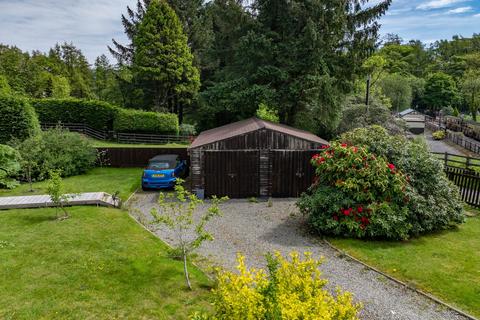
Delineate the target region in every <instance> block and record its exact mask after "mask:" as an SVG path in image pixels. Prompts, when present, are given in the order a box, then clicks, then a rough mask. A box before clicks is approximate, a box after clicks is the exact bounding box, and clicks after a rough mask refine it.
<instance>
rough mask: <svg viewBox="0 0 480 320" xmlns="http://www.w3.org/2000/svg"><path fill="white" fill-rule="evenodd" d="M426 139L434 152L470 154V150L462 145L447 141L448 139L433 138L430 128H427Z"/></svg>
mask: <svg viewBox="0 0 480 320" xmlns="http://www.w3.org/2000/svg"><path fill="white" fill-rule="evenodd" d="M425 139H426V141H427V144H428V146H429V148H430V151H432V152H439V153H445V152H448V153H450V154H456V155H460V156H466V155H468V151H467V150H465V149H463V148H462V147H460V146H458V145H455V144H454V143H452V142H450V143H449V142H447V140H433V138H432V133H431V132H430V131H428V130H425Z"/></svg>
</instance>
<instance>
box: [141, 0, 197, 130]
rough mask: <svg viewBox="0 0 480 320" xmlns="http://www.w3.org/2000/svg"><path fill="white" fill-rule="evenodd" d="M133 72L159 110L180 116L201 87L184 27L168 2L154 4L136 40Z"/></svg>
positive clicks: (161, 0) (180, 118)
mask: <svg viewBox="0 0 480 320" xmlns="http://www.w3.org/2000/svg"><path fill="white" fill-rule="evenodd" d="M133 45H134V47H135V50H134V52H133V59H132V70H133V74H134V77H135V78H136V79H137V81H138V82H139V83H141V84H142V87H143V89H144V92H145V93H146V94H148V95H150V96H151V97H152V98H151V100H152V104H153V106H154V109H156V110H168V111H170V112H175V113H178V115H179V121H180V122H181V120H182V117H183V106H184V104H188V103H190V102H191V99H192V98H193V97H194V96H195V94H196V93H197V91H198V89H199V87H200V77H199V72H198V69H197V68H196V67H194V66H193V55H192V53H191V51H190V48H189V47H188V44H187V37H186V35H185V34H184V33H183V30H182V25H181V23H180V20H179V19H178V17H177V15H176V14H175V12H174V11H173V9H172V8H171V7H170V6H169V5H168V4H167V2H166V1H164V0H152V1H151V3H150V5H149V6H148V8H147V10H146V12H145V14H144V16H143V19H142V22H141V23H140V24H139V25H138V28H137V31H136V34H135V36H134V38H133Z"/></svg>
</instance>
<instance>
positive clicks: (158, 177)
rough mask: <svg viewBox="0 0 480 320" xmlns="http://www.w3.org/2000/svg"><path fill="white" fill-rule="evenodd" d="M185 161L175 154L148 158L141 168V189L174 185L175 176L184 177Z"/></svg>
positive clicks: (185, 171) (185, 170) (185, 173)
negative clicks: (146, 163) (145, 164)
mask: <svg viewBox="0 0 480 320" xmlns="http://www.w3.org/2000/svg"><path fill="white" fill-rule="evenodd" d="M186 175H187V163H186V161H185V160H180V158H179V157H178V155H176V154H165V155H160V156H156V157H154V158H152V159H150V160H149V162H148V167H147V168H146V169H145V170H143V177H142V189H143V190H149V189H163V188H172V187H173V186H175V181H176V180H177V178H185V176H186Z"/></svg>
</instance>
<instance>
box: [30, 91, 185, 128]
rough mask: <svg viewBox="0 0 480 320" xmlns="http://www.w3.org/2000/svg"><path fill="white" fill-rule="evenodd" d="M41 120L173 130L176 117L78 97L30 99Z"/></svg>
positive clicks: (176, 123) (106, 126)
mask: <svg viewBox="0 0 480 320" xmlns="http://www.w3.org/2000/svg"><path fill="white" fill-rule="evenodd" d="M32 105H33V106H34V108H35V110H36V111H37V114H38V118H39V120H40V122H42V123H58V122H62V123H84V124H86V125H89V126H90V127H92V128H95V129H98V130H109V131H110V130H115V131H118V132H136V133H152V134H155V133H156V134H177V133H178V117H177V115H175V114H171V113H157V112H146V111H141V110H134V109H122V108H119V107H116V106H113V105H111V104H109V103H107V102H103V101H97V100H81V99H71V98H69V99H33V100H32Z"/></svg>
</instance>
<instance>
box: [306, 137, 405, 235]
mask: <svg viewBox="0 0 480 320" xmlns="http://www.w3.org/2000/svg"><path fill="white" fill-rule="evenodd" d="M311 162H312V165H313V166H314V167H315V168H316V169H315V172H316V175H317V180H316V182H315V184H314V186H313V187H312V190H311V194H309V195H307V194H304V195H303V196H302V198H301V199H300V201H299V202H298V206H299V208H300V210H301V211H302V212H303V213H304V214H307V215H308V217H309V221H310V224H311V225H312V226H313V228H315V229H316V230H318V231H320V232H321V233H325V234H332V235H341V236H350V237H357V238H364V237H368V238H389V239H405V238H407V237H408V234H409V231H410V223H409V221H408V208H407V203H408V202H409V198H408V197H405V192H406V189H407V188H408V187H409V186H408V183H407V178H406V177H405V175H403V173H401V172H400V171H399V170H397V169H396V167H395V165H394V164H393V163H389V162H387V161H386V160H385V158H383V157H376V156H375V155H374V154H372V153H370V152H368V151H367V149H366V148H364V147H357V146H348V145H347V144H344V143H343V144H340V143H337V142H334V143H332V145H331V146H326V147H324V149H323V151H322V152H321V153H320V154H317V155H315V156H314V157H313V158H312V160H311Z"/></svg>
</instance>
